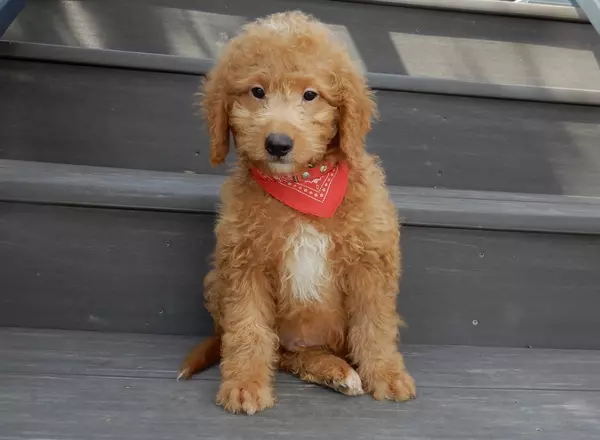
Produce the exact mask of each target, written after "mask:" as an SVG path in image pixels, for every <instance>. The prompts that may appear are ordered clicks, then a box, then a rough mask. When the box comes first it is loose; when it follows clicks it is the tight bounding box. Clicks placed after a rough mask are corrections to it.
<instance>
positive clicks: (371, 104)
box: [338, 67, 377, 162]
mask: <svg viewBox="0 0 600 440" xmlns="http://www.w3.org/2000/svg"><path fill="white" fill-rule="evenodd" d="M338 78H339V81H340V86H341V87H340V89H341V97H342V102H341V105H340V106H339V112H340V116H339V117H340V120H339V136H340V149H341V150H342V152H343V153H344V154H345V155H346V157H347V159H348V161H349V162H353V161H354V160H355V159H356V158H357V157H358V156H359V155H360V153H361V152H362V150H363V149H364V147H365V137H366V136H367V133H368V132H369V131H370V130H371V119H372V118H373V117H376V116H377V107H376V105H375V101H374V100H373V92H372V91H371V90H370V89H369V87H368V86H367V84H366V81H365V78H364V76H362V75H361V74H360V73H359V72H358V71H356V70H355V69H354V68H353V67H350V68H348V69H345V71H344V72H342V73H341V74H340V75H339V76H338Z"/></svg>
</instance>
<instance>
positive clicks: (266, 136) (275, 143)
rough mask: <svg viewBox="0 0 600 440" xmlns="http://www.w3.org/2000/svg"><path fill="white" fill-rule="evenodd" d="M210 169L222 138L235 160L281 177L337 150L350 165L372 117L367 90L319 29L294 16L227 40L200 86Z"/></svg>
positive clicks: (221, 155)
mask: <svg viewBox="0 0 600 440" xmlns="http://www.w3.org/2000/svg"><path fill="white" fill-rule="evenodd" d="M202 104H203V107H204V111H205V116H206V120H207V123H208V129H209V133H210V142H211V144H210V160H211V164H212V165H213V166H216V165H219V164H220V163H222V162H223V161H224V160H225V157H226V156H227V153H228V151H229V133H230V132H231V133H232V134H233V138H234V142H235V145H236V149H237V152H238V155H239V157H240V160H242V161H243V162H246V163H248V164H251V165H255V166H260V167H261V168H267V169H269V170H270V171H271V172H273V173H288V172H292V171H294V170H297V169H298V168H301V167H304V166H306V165H308V164H309V163H315V162H318V161H319V160H321V159H322V158H323V156H324V155H325V154H326V153H328V151H331V150H335V149H339V151H340V152H341V154H342V156H343V157H344V158H345V159H346V160H348V161H349V162H350V163H352V162H353V161H354V160H356V159H357V158H358V157H359V156H360V154H361V153H362V151H363V149H364V138H365V136H366V134H367V133H368V131H369V130H370V128H371V118H372V116H373V115H374V112H375V104H374V102H373V99H372V93H371V91H370V90H369V89H368V87H367V85H366V83H365V80H364V77H363V76H362V75H361V74H360V73H359V72H358V70H357V69H356V67H355V66H354V64H353V63H352V61H351V59H350V57H349V55H348V54H347V52H346V51H345V49H344V48H343V47H342V45H341V43H339V42H337V41H336V40H335V39H334V38H333V37H332V34H331V32H330V31H329V30H328V29H327V27H325V26H324V25H323V24H321V23H319V22H318V21H316V20H315V19H313V18H311V17H309V16H307V15H305V14H302V13H300V12H288V13H281V14H274V15H271V16H269V17H267V18H265V19H262V20H258V21H256V22H254V23H251V24H249V25H248V26H246V27H245V29H244V31H243V33H242V34H241V35H239V36H238V37H236V38H234V39H232V40H231V41H230V42H229V44H228V45H227V46H226V47H225V48H224V49H223V52H222V54H221V56H220V58H219V60H218V62H217V64H216V66H215V67H214V68H213V70H212V71H211V72H210V73H209V75H208V77H207V79H206V82H205V83H204V99H203V102H202Z"/></svg>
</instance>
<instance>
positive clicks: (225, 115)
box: [202, 62, 229, 167]
mask: <svg viewBox="0 0 600 440" xmlns="http://www.w3.org/2000/svg"><path fill="white" fill-rule="evenodd" d="M224 69H225V66H224V63H222V62H221V63H219V64H217V66H215V67H214V68H213V70H211V72H210V73H209V74H208V76H207V77H206V80H205V82H204V87H203V94H204V97H203V99H202V107H203V109H204V117H205V119H206V123H207V126H208V133H209V136H210V164H211V165H212V166H213V167H216V166H218V165H220V164H222V163H223V162H224V161H225V158H226V157H227V154H228V153H229V108H228V106H229V104H228V96H227V84H226V75H225V74H224V72H223V70H224Z"/></svg>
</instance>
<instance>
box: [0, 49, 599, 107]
mask: <svg viewBox="0 0 600 440" xmlns="http://www.w3.org/2000/svg"><path fill="white" fill-rule="evenodd" d="M0 58H5V59H11V60H21V61H38V62H50V63H60V64H72V65H84V66H94V67H107V68H119V69H130V70H142V71H150V72H161V73H172V74H184V75H196V76H203V75H206V73H207V72H208V71H209V70H210V69H211V67H212V65H213V64H214V61H213V60H211V59H204V58H189V57H181V56H175V55H167V54H154V53H142V52H131V51H121V50H112V49H89V48H82V47H71V46H60V45H53V44H42V43H27V42H18V41H8V40H3V41H0ZM366 77H367V82H368V84H369V86H370V87H371V88H372V89H373V90H379V91H389V92H410V93H425V94H437V95H449V96H463V97H475V98H487V99H502V100H515V101H529V102H542V103H554V104H571V105H586V106H600V90H592V89H573V88H562V87H547V86H529V85H522V84H495V83H482V82H471V81H459V80H452V79H446V78H430V77H419V76H407V75H397V74H386V73H372V72H367V73H366Z"/></svg>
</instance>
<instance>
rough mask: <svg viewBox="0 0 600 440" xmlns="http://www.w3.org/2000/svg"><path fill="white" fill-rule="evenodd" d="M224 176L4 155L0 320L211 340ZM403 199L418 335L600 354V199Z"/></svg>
mask: <svg viewBox="0 0 600 440" xmlns="http://www.w3.org/2000/svg"><path fill="white" fill-rule="evenodd" d="M220 181H221V178H220V177H218V176H203V175H194V174H185V173H179V174H177V173H158V172H149V171H139V170H138V171H136V170H122V169H103V168H95V167H92V168H88V167H80V166H68V165H52V164H43V163H42V164H36V163H23V162H11V161H4V162H2V166H1V167H0V200H2V201H1V202H0V222H1V226H2V227H1V228H0V258H1V259H2V261H4V263H3V265H1V266H0V278H1V279H2V280H3V295H2V297H1V298H0V304H1V305H2V307H0V325H4V326H24V327H38V328H39V327H42V328H43V327H47V328H63V329H83V330H103V331H128V332H147V333H175V334H209V333H210V332H211V331H212V329H211V321H210V319H209V317H208V314H207V312H206V311H205V310H204V308H203V306H202V291H201V285H202V278H203V276H204V274H205V273H206V271H207V261H208V257H209V255H210V253H211V252H212V250H213V246H214V235H213V226H214V220H215V219H214V206H215V203H216V202H217V191H218V187H219V184H220ZM391 192H392V194H393V198H394V202H395V203H396V205H397V207H398V210H399V213H400V215H401V216H402V217H404V218H405V227H404V228H403V238H402V246H403V251H404V278H403V280H402V284H401V295H400V298H399V303H398V304H399V310H400V312H401V313H402V314H403V316H404V317H405V318H406V320H407V321H408V323H409V328H408V330H406V331H405V332H404V339H405V340H406V341H407V342H411V343H428V344H468V345H495V346H512V347H524V346H529V345H531V346H535V347H556V348H599V347H600V345H599V343H598V338H596V337H595V335H596V334H597V333H598V331H600V323H599V321H598V319H597V316H596V315H597V313H596V310H597V307H596V305H597V304H598V298H599V296H598V287H597V286H598V285H600V272H599V271H598V261H600V235H599V234H598V233H599V232H600V231H599V230H598V225H599V224H600V221H598V220H599V217H600V209H599V208H600V204H599V202H598V200H597V199H595V198H585V197H565V196H560V197H557V196H537V198H536V196H532V195H519V194H498V193H481V192H460V191H450V192H446V191H443V190H438V191H431V190H424V189H415V188H398V187H392V188H391ZM502 229H504V230H502Z"/></svg>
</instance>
